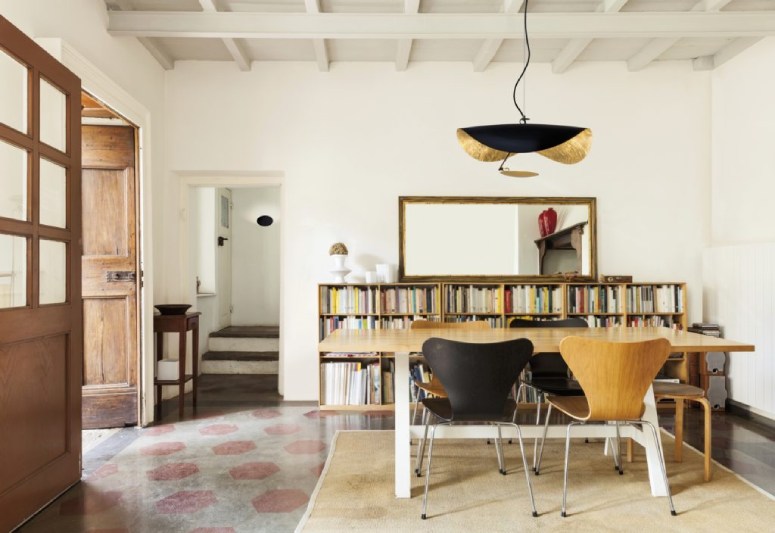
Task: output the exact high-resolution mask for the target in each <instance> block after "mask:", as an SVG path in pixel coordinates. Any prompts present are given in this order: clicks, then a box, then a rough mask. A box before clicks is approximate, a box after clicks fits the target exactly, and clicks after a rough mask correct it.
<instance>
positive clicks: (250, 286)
mask: <svg viewBox="0 0 775 533" xmlns="http://www.w3.org/2000/svg"><path fill="white" fill-rule="evenodd" d="M232 202H233V203H234V211H233V213H232V214H233V217H232V232H231V235H232V305H233V306H234V312H233V313H232V317H231V320H232V324H233V325H235V326H252V325H259V324H263V325H278V324H279V323H280V322H279V320H280V228H281V224H282V221H281V220H280V188H279V187H261V188H256V189H233V190H232ZM261 215H269V216H271V217H272V218H273V219H274V222H273V223H272V225H271V226H266V227H264V226H259V225H258V223H257V222H256V219H257V218H258V217H260V216H261Z"/></svg>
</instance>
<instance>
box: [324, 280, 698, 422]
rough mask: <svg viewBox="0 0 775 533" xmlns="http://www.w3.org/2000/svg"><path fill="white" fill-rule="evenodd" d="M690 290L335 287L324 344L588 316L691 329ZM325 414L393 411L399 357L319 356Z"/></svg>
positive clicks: (672, 367)
mask: <svg viewBox="0 0 775 533" xmlns="http://www.w3.org/2000/svg"><path fill="white" fill-rule="evenodd" d="M686 301H687V300H686V284H685V283H678V282H671V283H665V282H639V283H577V282H548V283H468V282H456V281H447V282H441V283H354V284H349V283H348V284H337V283H328V284H320V285H318V311H319V316H318V339H319V340H322V339H323V338H325V337H326V336H328V335H329V334H330V333H331V332H332V331H334V330H336V329H338V328H348V329H408V328H409V327H410V325H411V323H412V322H413V321H414V320H418V319H421V320H431V321H443V322H463V321H469V320H485V321H487V322H489V323H490V326H491V327H493V328H499V327H508V324H509V322H510V320H511V319H512V318H514V317H527V318H534V319H536V320H554V319H562V318H569V317H582V318H584V319H586V320H587V323H589V325H590V326H596V327H616V326H622V325H626V326H630V327H646V326H666V327H672V328H677V329H686V327H687V312H686V309H687V307H686ZM318 358H319V361H318V365H319V375H320V394H319V403H320V408H321V409H336V410H392V409H393V375H394V372H393V357H392V354H382V353H320V354H318ZM663 373H664V375H665V376H666V377H673V378H679V379H681V380H683V381H685V380H686V379H687V376H688V370H687V357H686V354H673V355H672V356H671V358H670V359H669V360H668V363H667V364H666V365H665V368H664V369H663Z"/></svg>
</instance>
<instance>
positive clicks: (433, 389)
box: [414, 379, 447, 398]
mask: <svg viewBox="0 0 775 533" xmlns="http://www.w3.org/2000/svg"><path fill="white" fill-rule="evenodd" d="M414 384H415V386H416V387H417V388H418V389H420V390H423V391H425V392H426V393H427V394H430V395H432V396H436V397H438V398H446V397H447V391H445V390H444V385H442V384H441V381H439V380H438V379H431V380H430V381H420V380H417V379H415V380H414Z"/></svg>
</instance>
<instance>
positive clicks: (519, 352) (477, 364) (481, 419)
mask: <svg viewBox="0 0 775 533" xmlns="http://www.w3.org/2000/svg"><path fill="white" fill-rule="evenodd" d="M422 351H423V354H424V355H425V358H426V359H427V360H428V361H429V362H430V364H431V367H432V368H433V370H434V372H435V373H436V374H437V375H438V377H439V380H440V381H441V382H442V383H444V386H445V390H446V393H447V397H445V398H424V399H423V401H422V402H423V406H424V407H425V409H426V413H432V414H433V415H434V416H433V420H434V423H433V428H432V430H431V436H430V444H429V445H428V466H427V470H426V474H425V494H424V496H423V504H422V515H421V516H422V518H423V519H425V518H426V511H427V507H428V488H429V486H430V478H431V463H432V462H433V440H434V436H435V434H436V428H437V427H438V426H441V425H452V424H456V423H464V424H468V423H487V424H492V425H495V426H496V427H497V436H496V439H495V450H496V454H497V456H498V469H499V471H500V473H501V474H505V473H506V466H505V464H504V460H503V444H502V442H501V441H502V438H501V426H502V425H504V424H505V425H508V426H513V427H514V428H516V430H517V439H518V440H519V447H520V451H521V452H522V466H523V468H524V470H525V478H526V480H527V491H528V495H529V497H530V505H531V507H532V512H533V516H538V512H537V511H536V507H535V500H534V499H533V488H532V486H531V483H530V474H529V473H528V471H527V459H526V458H525V449H524V446H523V443H522V433H521V431H520V429H519V425H517V424H516V423H514V422H513V421H512V412H513V411H514V408H515V405H514V404H515V403H516V402H515V401H514V400H513V399H511V398H509V392H510V391H511V387H512V385H513V384H514V382H515V381H516V379H517V378H518V377H519V374H520V372H522V370H523V369H524V368H525V365H527V362H528V360H529V359H530V357H531V356H532V355H533V343H532V342H530V341H529V340H528V339H513V340H509V341H505V342H494V343H484V344H480V343H469V342H461V341H455V340H450V339H439V338H430V339H428V340H427V341H425V343H423V347H422ZM429 424H430V417H427V420H426V425H425V428H426V434H427V430H428V425H429Z"/></svg>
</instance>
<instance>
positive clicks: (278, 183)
mask: <svg viewBox="0 0 775 533" xmlns="http://www.w3.org/2000/svg"><path fill="white" fill-rule="evenodd" d="M172 174H174V175H176V176H177V177H178V179H179V191H178V193H179V194H178V213H180V216H179V217H178V244H179V246H178V262H177V265H187V264H188V262H189V249H190V246H191V245H190V243H189V215H188V210H189V193H190V191H191V188H192V187H214V188H216V189H240V188H242V189H247V188H251V189H255V188H260V187H279V188H280V219H281V220H282V218H283V213H284V212H285V188H284V187H283V178H284V176H285V173H284V172H282V171H257V172H244V171H234V170H224V171H207V172H201V171H186V170H176V171H173V172H172ZM283 228H284V225H283V226H281V229H280V317H279V322H280V324H279V326H280V339H279V342H280V355H279V368H278V387H279V388H280V391H279V392H280V394H282V383H283V371H284V365H283V329H284V328H283V324H282V321H283V298H282V294H283V284H284V277H285V275H284V273H283V268H282V257H283V250H284V248H285V246H284V242H285V231H284V229H283ZM175 271H176V273H177V276H178V282H179V285H178V287H177V293H178V294H181V295H185V297H186V301H189V300H190V301H193V302H194V305H196V294H195V293H196V281H195V280H194V279H193V278H192V277H191V275H190V272H189V269H187V268H176V270H175ZM205 348H206V346H200V350H204V349H205ZM194 357H197V355H196V354H194Z"/></svg>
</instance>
